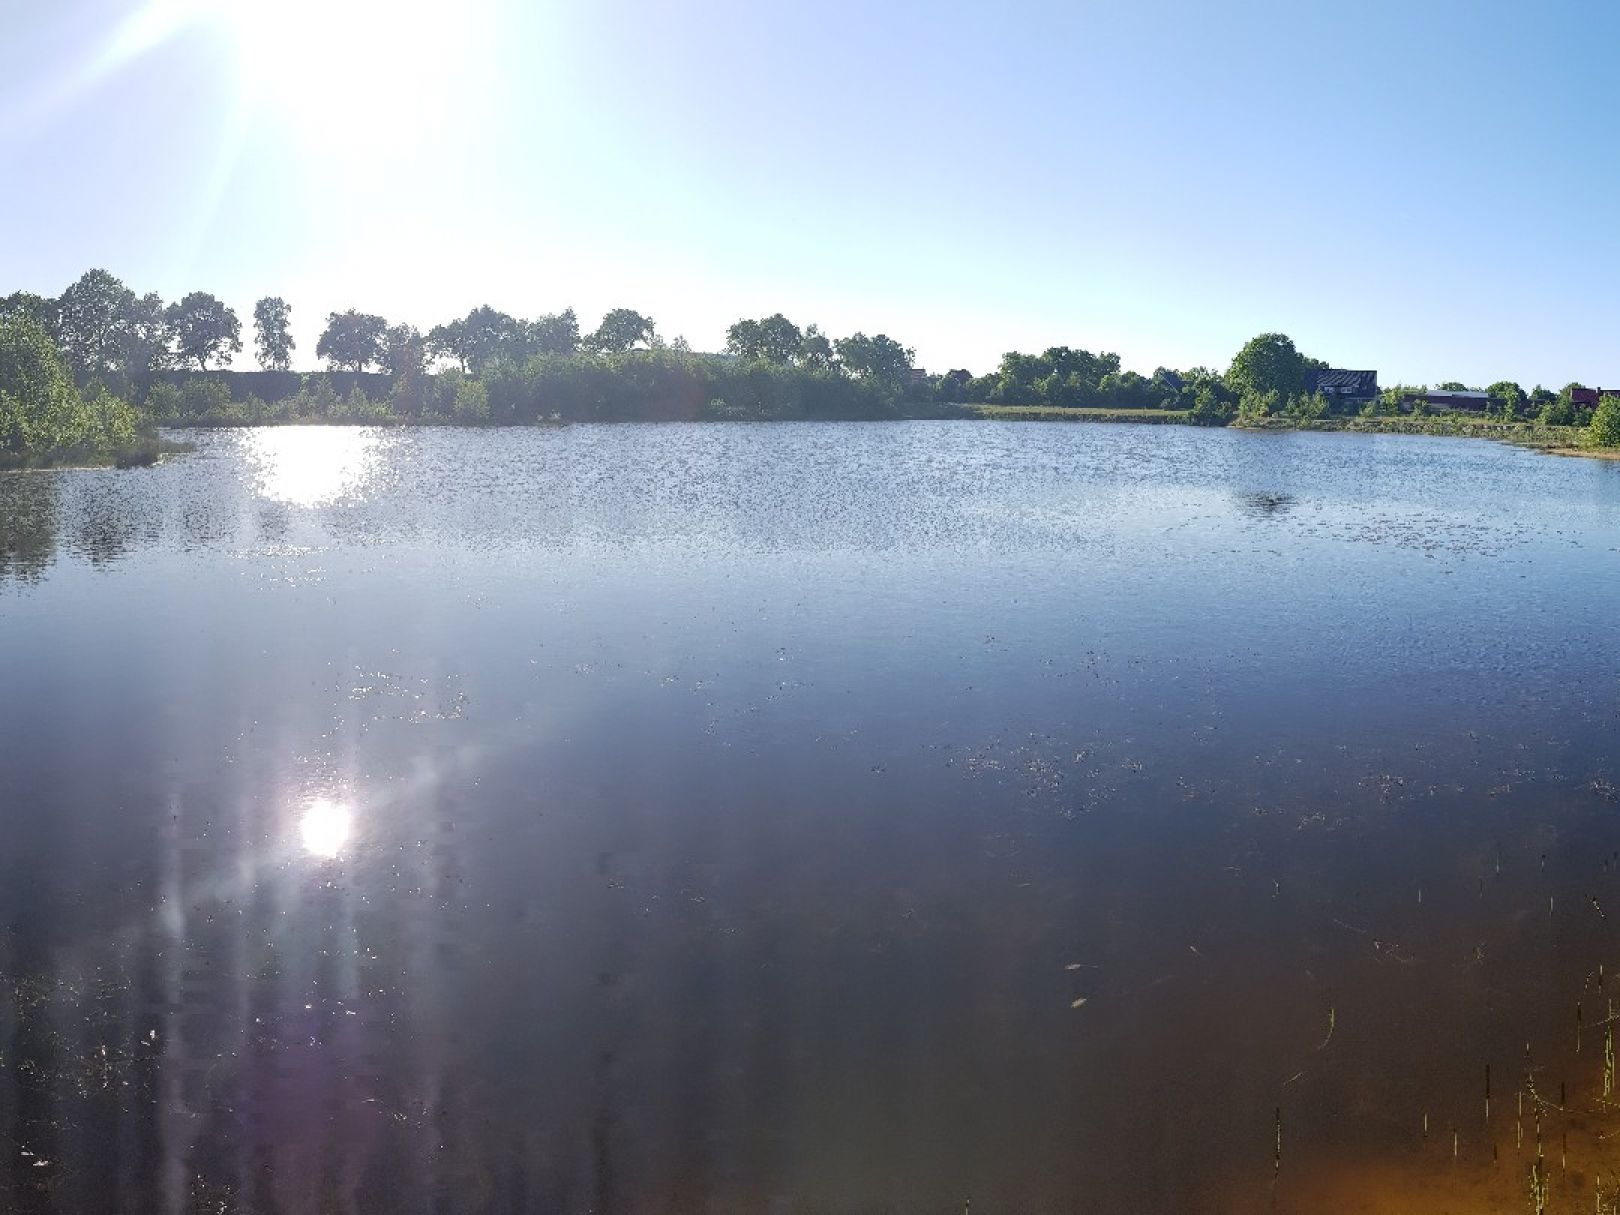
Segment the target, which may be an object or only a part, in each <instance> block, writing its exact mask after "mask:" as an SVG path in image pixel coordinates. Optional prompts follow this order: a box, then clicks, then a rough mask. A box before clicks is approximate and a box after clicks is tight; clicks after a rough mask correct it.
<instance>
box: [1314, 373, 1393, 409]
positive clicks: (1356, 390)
mask: <svg viewBox="0 0 1620 1215" xmlns="http://www.w3.org/2000/svg"><path fill="white" fill-rule="evenodd" d="M1305 391H1306V392H1319V393H1321V394H1322V395H1323V396H1325V397H1327V398H1328V399H1329V400H1330V401H1370V400H1372V399H1373V398H1374V397H1375V396H1377V395H1378V373H1377V372H1376V371H1345V370H1343V369H1342V368H1338V367H1316V368H1312V369H1311V370H1309V371H1307V372H1306V373H1305Z"/></svg>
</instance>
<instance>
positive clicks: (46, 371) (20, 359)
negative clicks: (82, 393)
mask: <svg viewBox="0 0 1620 1215" xmlns="http://www.w3.org/2000/svg"><path fill="white" fill-rule="evenodd" d="M84 431H85V417H84V406H83V402H82V401H81V400H80V398H79V394H78V391H77V390H76V389H75V388H74V387H73V377H72V376H71V375H70V374H69V373H68V369H67V366H66V365H65V363H64V362H63V359H62V356H61V355H60V354H59V353H58V352H57V349H56V344H55V343H54V342H52V341H51V338H50V335H49V334H48V333H46V332H45V327H44V326H43V325H41V324H40V323H39V322H38V321H36V320H34V319H33V318H31V317H26V316H17V317H13V318H11V319H9V320H4V321H0V452H4V453H6V454H7V455H12V456H27V455H34V454H37V453H41V452H46V451H50V450H52V449H54V448H67V447H73V446H76V445H77V444H78V443H79V442H80V441H81V440H82V439H83V437H84Z"/></svg>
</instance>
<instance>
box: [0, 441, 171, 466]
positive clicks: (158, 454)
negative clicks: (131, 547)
mask: <svg viewBox="0 0 1620 1215" xmlns="http://www.w3.org/2000/svg"><path fill="white" fill-rule="evenodd" d="M195 450H196V448H195V447H194V446H193V445H192V444H190V443H176V442H174V441H173V440H170V439H160V438H157V437H156V436H141V437H140V438H137V439H136V440H135V441H134V442H133V443H128V444H125V445H123V446H120V447H114V448H111V449H102V448H99V447H68V448H55V449H52V450H50V451H42V452H31V453H29V454H27V455H18V454H16V453H14V452H0V472H23V471H31V470H39V469H49V468H146V467H148V466H149V465H152V464H156V463H157V462H158V461H159V460H161V459H162V458H163V457H164V456H172V455H181V454H183V453H185V452H189V451H195Z"/></svg>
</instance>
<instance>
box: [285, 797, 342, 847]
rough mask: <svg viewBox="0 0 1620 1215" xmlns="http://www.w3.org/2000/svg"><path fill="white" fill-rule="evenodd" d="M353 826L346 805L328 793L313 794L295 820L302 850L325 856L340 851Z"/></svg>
mask: <svg viewBox="0 0 1620 1215" xmlns="http://www.w3.org/2000/svg"><path fill="white" fill-rule="evenodd" d="M353 829H354V816H353V815H352V814H351V813H350V811H349V808H348V807H347V806H345V805H343V804H342V803H340V802H335V801H333V800H332V799H331V798H329V797H317V798H315V799H314V800H313V801H311V802H310V803H309V805H308V806H307V807H305V809H304V817H303V819H302V820H301V821H300V822H299V824H298V833H299V835H300V837H301V838H302V839H303V841H304V851H305V852H307V853H309V854H310V855H311V856H318V857H321V858H323V859H326V860H331V859H332V858H334V857H336V856H337V855H338V853H340V852H342V851H343V846H344V845H345V844H347V843H348V842H349V836H350V834H351V832H352V831H353Z"/></svg>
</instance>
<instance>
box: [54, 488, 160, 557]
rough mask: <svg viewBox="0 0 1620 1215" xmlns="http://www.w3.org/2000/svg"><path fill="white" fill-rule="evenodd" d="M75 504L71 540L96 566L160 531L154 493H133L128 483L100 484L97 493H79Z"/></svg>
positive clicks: (70, 519) (73, 505)
mask: <svg viewBox="0 0 1620 1215" xmlns="http://www.w3.org/2000/svg"><path fill="white" fill-rule="evenodd" d="M71 507H72V509H71V510H70V511H69V513H68V518H69V526H68V539H69V543H70V544H71V545H72V546H73V550H74V551H75V552H77V553H82V554H83V555H84V556H86V557H88V558H89V559H90V562H91V564H93V565H108V564H111V563H112V562H114V561H116V560H118V559H119V558H120V557H122V556H124V554H126V553H128V552H129V551H130V550H131V549H132V548H134V547H135V546H136V544H137V543H138V542H139V541H141V540H142V539H151V538H155V537H156V535H157V533H158V530H159V528H158V518H157V516H156V513H155V510H154V507H153V503H152V502H151V499H150V495H149V494H139V493H131V492H129V489H128V486H127V485H126V484H122V483H118V482H113V483H108V484H102V485H98V486H96V488H95V491H94V492H93V493H88V494H81V495H75V496H74V498H73V501H72V502H71Z"/></svg>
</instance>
